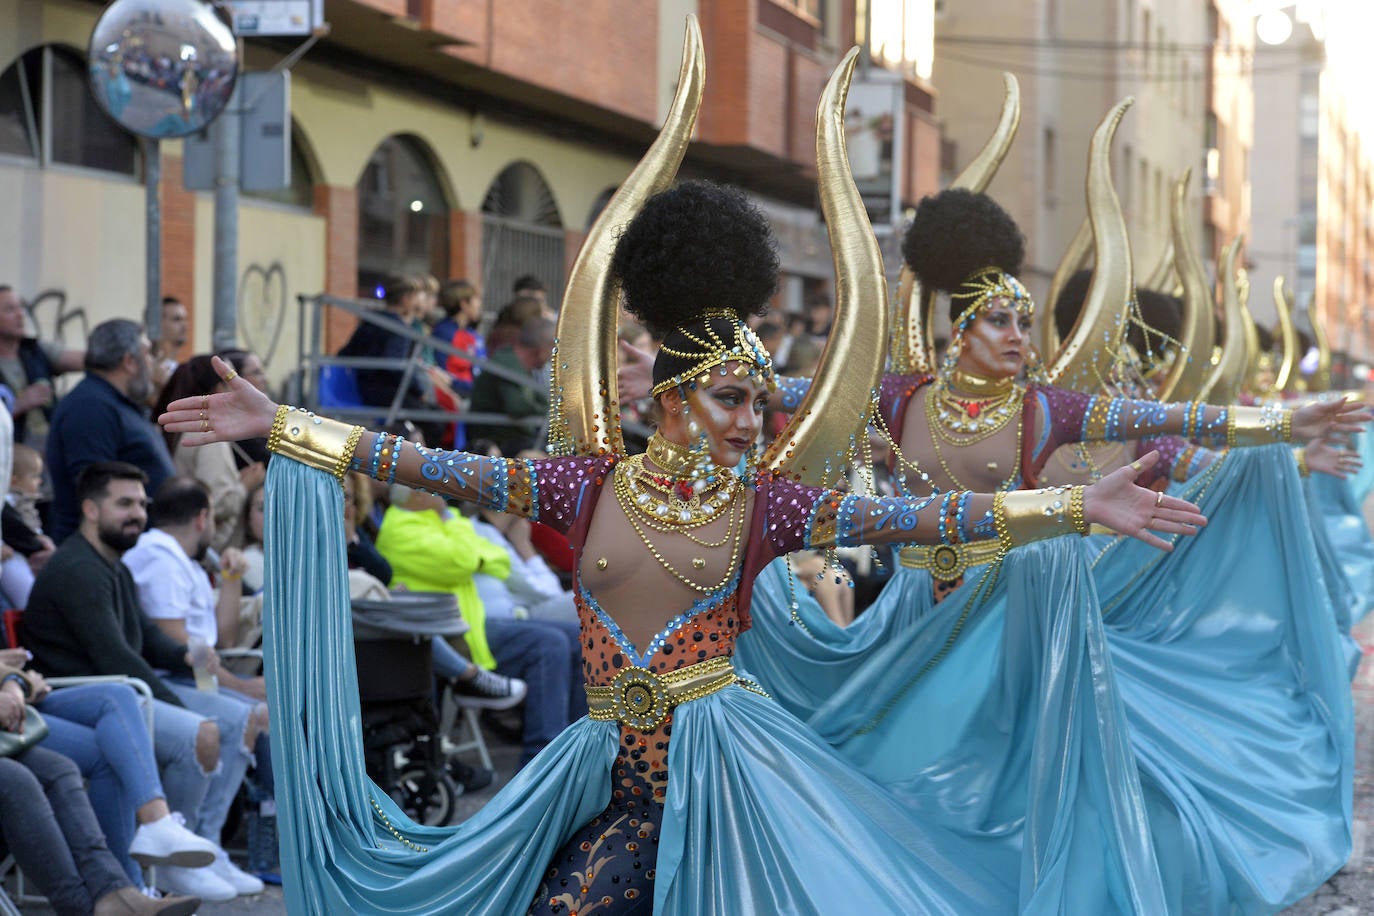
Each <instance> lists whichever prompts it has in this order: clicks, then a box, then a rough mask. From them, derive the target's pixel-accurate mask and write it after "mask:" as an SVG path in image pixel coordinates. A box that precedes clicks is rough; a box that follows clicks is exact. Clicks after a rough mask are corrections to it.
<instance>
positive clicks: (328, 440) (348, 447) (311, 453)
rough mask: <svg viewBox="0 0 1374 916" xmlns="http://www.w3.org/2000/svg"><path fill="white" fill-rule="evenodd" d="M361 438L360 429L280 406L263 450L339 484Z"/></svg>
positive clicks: (295, 408)
mask: <svg viewBox="0 0 1374 916" xmlns="http://www.w3.org/2000/svg"><path fill="white" fill-rule="evenodd" d="M362 435H363V428H362V427H361V426H350V425H349V424H347V423H340V422H339V421H338V420H331V419H329V418H328V417H320V416H316V415H315V414H314V413H311V412H310V411H308V410H302V409H300V408H299V407H288V406H287V405H285V404H283V405H281V406H280V407H278V408H277V416H276V418H275V419H274V420H273V421H272V431H271V433H269V434H268V436H267V447H268V448H269V449H270V450H271V451H273V452H276V453H277V454H278V455H284V456H285V457H287V458H293V459H295V460H296V461H299V462H301V463H302V464H308V465H310V466H311V467H312V468H319V469H320V470H321V471H328V472H329V473H331V474H333V475H334V476H335V477H337V478H339V479H340V480H343V478H344V475H345V474H347V473H348V467H349V465H350V464H351V463H352V461H353V453H354V451H356V450H357V448H358V440H359V439H361V438H362Z"/></svg>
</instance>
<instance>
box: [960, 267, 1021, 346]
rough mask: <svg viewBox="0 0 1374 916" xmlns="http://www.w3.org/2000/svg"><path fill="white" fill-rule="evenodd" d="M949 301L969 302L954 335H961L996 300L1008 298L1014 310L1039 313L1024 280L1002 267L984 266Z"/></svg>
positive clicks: (961, 285)
mask: <svg viewBox="0 0 1374 916" xmlns="http://www.w3.org/2000/svg"><path fill="white" fill-rule="evenodd" d="M949 298H950V299H951V300H953V301H955V302H964V301H966V300H971V301H969V304H968V305H967V306H965V307H964V310H963V311H962V312H960V313H959V317H958V318H956V319H955V320H954V325H953V332H954V333H955V334H956V335H957V334H961V333H962V332H963V330H964V326H965V325H967V324H968V323H969V322H970V321H972V320H973V319H974V318H975V317H977V315H978V313H979V312H981V311H982V310H983V309H985V308H987V307H988V305H989V304H990V303H991V302H992V300H994V299H1007V300H1010V301H1009V303H1008V304H1009V305H1010V307H1011V308H1013V309H1015V310H1016V311H1017V312H1019V313H1021V314H1024V315H1034V314H1035V300H1034V299H1032V298H1031V295H1030V293H1028V292H1027V291H1026V288H1025V287H1024V286H1022V285H1021V281H1020V280H1018V279H1016V278H1015V277H1013V276H1012V275H1011V274H1009V273H1007V272H1006V271H1004V270H1002V268H1000V267H984V268H982V269H980V270H977V271H975V272H974V273H973V274H972V275H971V276H970V277H969V278H968V279H966V280H965V281H964V282H962V283H960V284H959V288H958V290H956V291H954V292H951V293H950V294H949Z"/></svg>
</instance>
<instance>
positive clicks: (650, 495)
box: [615, 455, 742, 531]
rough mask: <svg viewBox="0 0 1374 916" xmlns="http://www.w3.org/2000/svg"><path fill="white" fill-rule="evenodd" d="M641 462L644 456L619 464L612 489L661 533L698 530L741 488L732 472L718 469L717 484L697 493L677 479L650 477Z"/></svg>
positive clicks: (725, 506) (687, 482)
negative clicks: (674, 530)
mask: <svg viewBox="0 0 1374 916" xmlns="http://www.w3.org/2000/svg"><path fill="white" fill-rule="evenodd" d="M644 458H645V456H644V455H632V456H630V457H629V458H626V459H624V460H623V461H621V462H620V470H619V471H618V472H617V473H616V475H615V488H616V492H617V493H619V494H621V495H622V496H623V497H625V498H626V499H627V500H628V502H629V504H630V505H632V506H634V508H635V509H636V510H637V511H639V512H640V513H641V514H642V515H643V516H644V518H645V519H646V520H647V521H648V522H649V523H650V524H651V525H652V526H653V527H654V528H656V529H658V530H661V531H667V530H673V529H689V528H699V527H701V526H702V525H705V524H707V523H708V522H711V521H714V520H715V519H717V518H719V517H720V514H721V512H723V511H724V510H725V509H726V508H727V507H728V506H729V505H730V503H731V501H732V500H733V499H734V497H735V494H736V491H737V490H739V489H740V488H741V486H742V485H741V483H740V480H739V478H738V477H736V476H735V475H734V473H733V472H731V471H729V470H726V469H719V470H717V472H716V473H717V474H718V475H719V477H720V479H719V482H717V483H715V484H713V485H712V486H711V487H710V488H709V489H705V488H703V489H698V488H697V486H696V485H693V484H692V483H691V482H689V481H686V480H683V479H681V478H674V477H664V476H661V475H658V474H654V473H651V472H650V471H649V470H648V469H647V468H645V467H644Z"/></svg>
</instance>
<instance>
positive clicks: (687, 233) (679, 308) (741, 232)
mask: <svg viewBox="0 0 1374 916" xmlns="http://www.w3.org/2000/svg"><path fill="white" fill-rule="evenodd" d="M611 276H612V278H613V279H614V280H615V282H616V283H618V284H619V286H620V289H621V290H622V292H624V294H625V309H626V311H628V312H629V313H630V314H631V315H633V316H634V317H635V318H636V319H637V320H638V321H639V323H640V324H642V325H644V327H645V328H647V329H648V330H649V333H651V334H653V335H654V336H655V337H663V336H664V335H665V334H667V333H668V332H669V331H671V330H672V329H673V328H676V327H681V326H682V325H685V324H689V323H691V322H693V321H695V320H697V319H699V318H700V317H701V315H702V313H703V312H705V311H707V310H709V309H728V310H730V311H732V312H734V313H735V314H736V315H738V316H739V317H740V318H741V319H743V318H745V317H747V316H749V315H757V314H762V313H763V311H764V310H765V309H766V308H767V307H768V300H769V299H771V298H772V296H773V291H774V290H775V289H777V284H778V255H777V243H776V241H775V240H774V238H773V232H772V230H771V229H770V228H769V226H768V218H767V217H765V216H764V215H763V213H762V212H761V211H760V210H759V208H758V207H756V206H754V204H752V203H751V202H750V201H749V199H748V198H747V197H745V196H744V194H743V193H741V192H740V191H738V190H736V189H735V188H731V187H727V186H725V185H719V184H714V183H712V182H706V181H687V182H683V183H682V184H680V185H677V186H676V187H674V188H670V189H668V190H667V191H663V192H661V193H659V194H655V195H654V196H653V197H651V198H650V199H649V201H648V203H646V204H645V205H644V209H643V210H641V211H640V212H639V214H638V215H637V216H636V217H635V218H634V219H633V220H631V221H630V224H629V225H628V226H626V227H625V231H624V233H623V234H622V235H621V236H620V240H619V242H617V243H616V247H615V254H614V255H613V256H612V257H611Z"/></svg>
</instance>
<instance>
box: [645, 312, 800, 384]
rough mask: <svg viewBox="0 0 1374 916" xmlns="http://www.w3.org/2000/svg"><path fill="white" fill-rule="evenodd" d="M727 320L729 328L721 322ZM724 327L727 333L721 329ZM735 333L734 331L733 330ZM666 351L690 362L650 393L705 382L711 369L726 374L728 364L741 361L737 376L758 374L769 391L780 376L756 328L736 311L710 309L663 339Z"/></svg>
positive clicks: (755, 375)
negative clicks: (698, 319) (696, 319)
mask: <svg viewBox="0 0 1374 916" xmlns="http://www.w3.org/2000/svg"><path fill="white" fill-rule="evenodd" d="M727 322H728V330H725V329H724V328H723V327H722V325H724V324H725V323H727ZM723 330H724V333H722V331H723ZM732 332H733V333H732ZM661 351H662V352H663V353H666V354H668V355H669V356H675V357H677V358H678V359H683V360H687V361H688V362H689V365H688V366H687V368H685V369H683V370H682V371H681V372H678V373H676V374H674V375H672V376H671V377H669V378H666V379H664V380H663V381H661V382H659V383H658V384H656V385H654V387H653V389H652V391H651V394H653V396H654V397H658V396H659V395H660V394H662V393H663V392H665V391H668V390H669V389H671V388H676V387H677V386H679V385H683V384H686V383H688V382H692V381H696V382H697V383H698V384H701V385H705V384H706V383H707V381H708V377H709V373H710V371H711V370H712V369H715V368H717V367H719V368H720V374H721V375H724V374H725V364H726V363H728V362H738V363H739V366H737V367H736V368H735V375H736V376H737V377H739V378H745V377H758V378H760V379H761V380H762V381H763V383H764V384H765V385H767V386H768V390H769V391H772V390H774V389H775V388H777V385H778V383H777V377H776V376H775V375H774V372H773V358H772V356H770V355H769V353H768V350H767V349H765V348H764V346H763V342H762V341H760V340H759V338H758V335H756V334H755V333H754V332H753V330H752V329H751V328H750V327H749V326H748V325H747V324H745V323H744V322H743V321H740V320H739V317H738V316H737V315H735V313H734V312H730V311H725V310H719V311H710V312H707V313H706V314H705V315H703V316H702V320H701V321H699V322H693V323H692V324H690V325H687V326H685V327H680V328H678V329H677V330H675V331H674V332H673V333H672V334H671V335H669V337H668V339H667V340H665V341H664V342H663V346H662V348H661Z"/></svg>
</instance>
